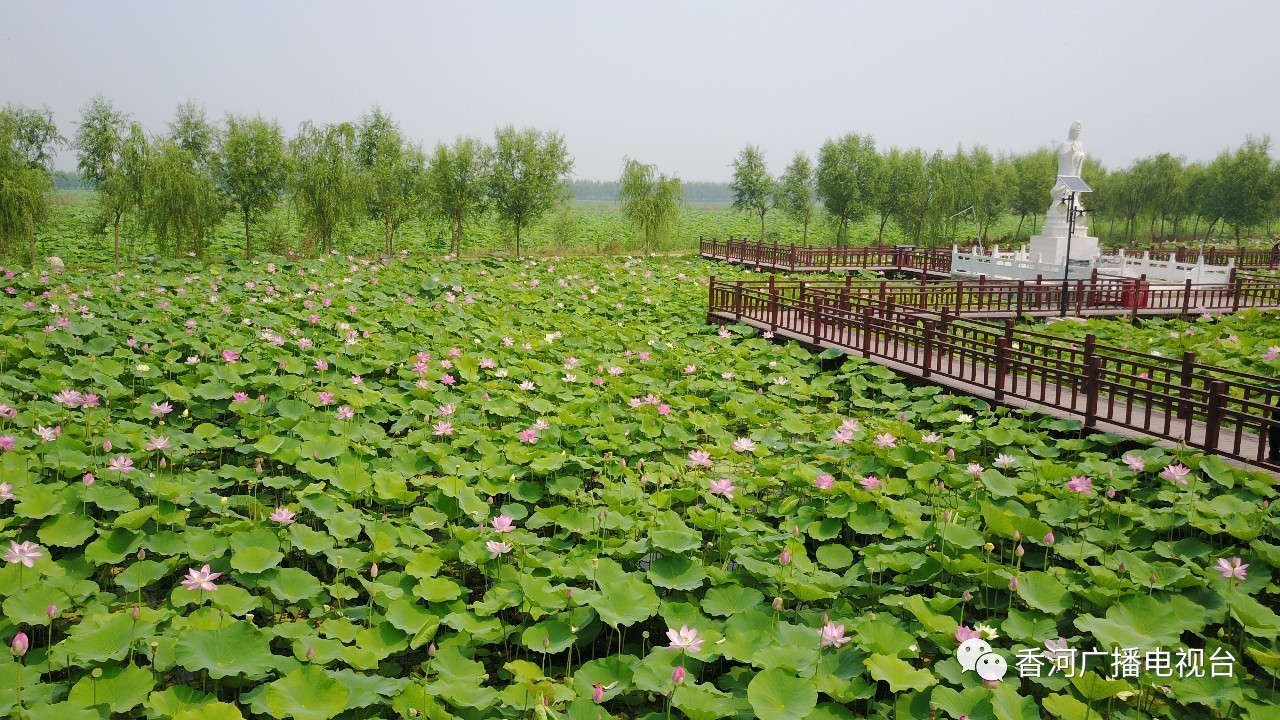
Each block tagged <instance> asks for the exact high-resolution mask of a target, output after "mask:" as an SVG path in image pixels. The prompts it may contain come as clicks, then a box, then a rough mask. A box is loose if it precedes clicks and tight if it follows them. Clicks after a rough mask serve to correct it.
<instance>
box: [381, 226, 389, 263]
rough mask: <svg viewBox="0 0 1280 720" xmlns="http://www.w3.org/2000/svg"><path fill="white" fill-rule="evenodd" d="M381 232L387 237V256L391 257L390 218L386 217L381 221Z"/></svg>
mask: <svg viewBox="0 0 1280 720" xmlns="http://www.w3.org/2000/svg"><path fill="white" fill-rule="evenodd" d="M382 227H383V232H384V234H385V235H386V239H387V258H388V259H390V258H391V218H387V219H385V220H383V222H382Z"/></svg>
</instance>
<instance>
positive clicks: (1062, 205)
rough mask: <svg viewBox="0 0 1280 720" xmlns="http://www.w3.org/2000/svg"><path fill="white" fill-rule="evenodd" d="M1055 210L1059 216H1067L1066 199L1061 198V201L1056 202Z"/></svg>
mask: <svg viewBox="0 0 1280 720" xmlns="http://www.w3.org/2000/svg"><path fill="white" fill-rule="evenodd" d="M1056 209H1057V211H1058V214H1059V215H1066V214H1067V198H1066V197H1063V198H1062V199H1061V200H1059V201H1058V207H1057V208H1056Z"/></svg>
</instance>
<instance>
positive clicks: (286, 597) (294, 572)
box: [258, 568, 323, 603]
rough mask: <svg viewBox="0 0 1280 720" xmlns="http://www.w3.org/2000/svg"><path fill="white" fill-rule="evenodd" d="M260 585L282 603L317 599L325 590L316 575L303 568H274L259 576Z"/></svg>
mask: <svg viewBox="0 0 1280 720" xmlns="http://www.w3.org/2000/svg"><path fill="white" fill-rule="evenodd" d="M258 582H259V584H261V585H262V586H263V587H265V588H267V589H268V590H270V591H271V594H272V595H274V596H275V597H276V599H278V600H280V601H281V602H287V603H296V602H301V601H303V600H308V599H315V598H317V597H318V596H319V595H320V594H321V591H322V590H323V587H322V586H321V584H320V581H319V580H317V579H316V577H315V576H314V575H312V574H311V573H309V572H307V571H306V570H303V569H301V568H272V569H270V570H267V571H266V572H264V573H262V574H261V575H260V576H259V580H258Z"/></svg>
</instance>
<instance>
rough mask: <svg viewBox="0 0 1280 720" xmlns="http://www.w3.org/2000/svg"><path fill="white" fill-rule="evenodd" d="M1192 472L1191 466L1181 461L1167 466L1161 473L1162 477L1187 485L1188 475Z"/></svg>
mask: <svg viewBox="0 0 1280 720" xmlns="http://www.w3.org/2000/svg"><path fill="white" fill-rule="evenodd" d="M1190 474H1191V468H1189V467H1186V466H1184V465H1182V464H1181V463H1177V464H1174V465H1167V466H1165V469H1164V470H1163V471H1162V472H1161V473H1160V477H1162V478H1164V479H1165V480H1168V481H1170V482H1172V483H1174V484H1175V485H1186V484H1187V476H1188V475H1190Z"/></svg>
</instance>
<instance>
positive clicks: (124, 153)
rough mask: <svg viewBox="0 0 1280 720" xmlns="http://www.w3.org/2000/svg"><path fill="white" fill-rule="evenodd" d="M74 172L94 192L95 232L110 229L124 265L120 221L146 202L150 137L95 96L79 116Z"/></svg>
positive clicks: (138, 126)
mask: <svg viewBox="0 0 1280 720" xmlns="http://www.w3.org/2000/svg"><path fill="white" fill-rule="evenodd" d="M74 144H75V148H76V151H77V163H76V169H77V170H78V171H79V172H80V179H81V180H82V181H84V183H85V184H87V185H88V186H89V187H90V188H92V189H93V190H95V191H96V192H95V193H94V207H95V208H96V213H95V216H94V218H93V224H94V230H95V232H102V231H103V230H105V229H106V228H107V227H108V226H110V227H111V229H112V233H111V234H112V249H113V253H114V256H115V262H117V263H119V262H120V221H121V220H122V219H123V218H124V216H125V214H126V213H128V212H129V211H131V210H133V209H135V208H137V207H138V204H139V203H140V202H141V200H142V192H143V186H142V176H143V172H144V169H145V168H144V167H143V163H144V159H145V156H146V152H147V137H146V134H145V133H144V132H143V130H142V126H141V125H139V124H138V123H130V122H129V116H128V115H127V114H125V113H122V112H120V111H118V110H116V109H115V108H114V107H113V106H112V105H111V102H110V101H109V100H107V99H106V98H105V97H103V96H102V95H97V96H96V97H94V98H93V99H92V100H90V101H89V102H88V104H86V105H85V107H84V108H83V109H82V110H81V113H80V128H79V129H78V130H77V131H76V137H75V142H74Z"/></svg>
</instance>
